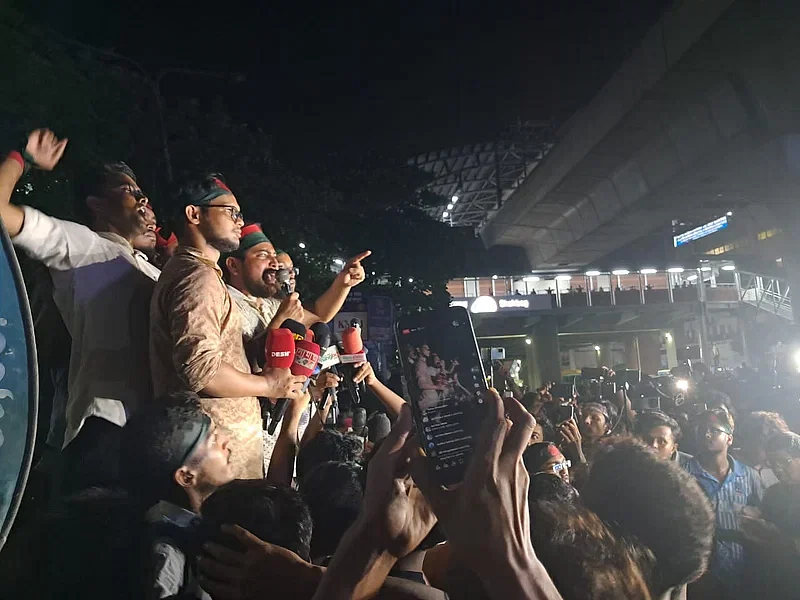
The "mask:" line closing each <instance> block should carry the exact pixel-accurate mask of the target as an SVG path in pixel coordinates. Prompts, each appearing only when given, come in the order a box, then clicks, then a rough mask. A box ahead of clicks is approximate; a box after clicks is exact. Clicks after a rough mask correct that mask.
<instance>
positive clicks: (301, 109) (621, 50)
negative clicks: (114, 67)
mask: <svg viewBox="0 0 800 600" xmlns="http://www.w3.org/2000/svg"><path fill="white" fill-rule="evenodd" d="M263 4H264V3H255V2H241V1H228V2H218V3H216V5H214V6H215V9H214V10H213V11H208V10H202V9H200V8H199V6H200V3H195V4H193V5H190V4H188V3H185V2H181V3H177V2H168V1H165V0H161V1H160V2H154V1H152V0H144V1H143V2H129V3H124V4H123V3H115V2H114V3H112V2H108V1H107V0H73V1H72V2H68V3H67V2H63V1H62V0H31V1H29V2H27V3H25V6H24V7H22V10H23V11H24V12H25V13H26V14H28V15H30V18H31V19H33V20H36V21H40V22H44V23H45V24H47V25H49V26H51V27H54V28H55V29H57V30H58V31H59V32H60V33H62V34H64V35H67V36H70V37H72V38H76V39H79V40H80V41H83V42H86V43H90V44H93V45H96V46H99V47H104V48H113V49H114V50H116V51H117V52H119V53H122V54H125V55H128V56H130V57H132V58H134V59H137V60H139V61H141V62H143V63H144V64H145V65H146V66H147V67H148V68H150V69H152V70H153V71H154V72H155V71H157V70H158V69H160V68H164V67H186V68H196V69H208V70H218V71H227V72H243V73H245V74H246V76H247V80H246V82H245V83H243V84H239V85H231V86H227V84H222V83H219V82H216V81H213V80H205V79H202V78H192V77H180V76H179V77H173V78H171V79H168V80H166V79H165V83H164V87H163V92H164V95H165V96H166V97H167V99H168V100H169V97H170V96H171V95H191V94H192V93H193V92H194V91H196V90H197V88H198V87H200V88H202V87H208V86H213V87H214V88H216V89H217V90H219V91H221V92H222V93H223V95H224V98H225V100H226V103H227V106H228V107H229V110H230V111H231V112H232V114H233V115H234V116H235V117H237V118H239V119H241V120H242V121H245V122H248V123H251V124H255V125H258V126H261V127H262V128H264V129H265V130H266V131H268V132H271V133H273V134H275V136H276V140H277V149H278V152H279V153H280V152H283V153H285V154H287V155H292V156H299V157H302V156H304V155H307V156H317V155H319V154H320V153H325V152H328V151H332V150H333V151H342V150H344V151H356V152H364V151H365V150H369V151H378V152H381V153H383V154H386V153H390V154H392V155H398V156H409V155H413V154H414V153H417V152H422V151H426V150H430V149H437V148H443V147H447V146H450V145H455V144H459V143H468V142H475V141H481V140H484V139H488V138H492V137H493V136H495V135H496V134H497V133H498V132H499V131H501V130H502V129H503V128H504V126H505V125H506V124H507V123H509V122H513V121H516V120H517V119H518V118H522V119H550V118H555V119H557V120H558V122H563V121H564V120H565V119H566V118H567V117H569V115H570V114H572V113H573V112H574V111H575V110H576V109H578V108H579V107H580V106H581V105H583V104H585V103H586V102H588V101H589V100H590V99H591V98H592V96H593V95H594V94H595V93H596V91H597V90H598V89H599V88H600V86H601V85H602V84H603V83H604V82H605V81H606V80H607V79H608V77H609V76H610V75H611V74H612V73H613V72H614V70H615V69H616V68H617V67H618V65H619V64H620V62H621V61H622V60H624V58H625V57H626V56H627V55H628V54H630V52H631V51H632V49H633V48H634V47H635V46H636V45H637V44H638V42H639V41H640V40H641V38H642V36H643V35H644V33H645V32H646V31H647V29H648V28H649V27H650V26H651V25H652V24H653V23H655V22H656V20H657V19H658V16H659V14H660V11H661V10H663V8H664V6H665V5H666V4H667V2H666V1H665V0H637V1H636V2H630V1H629V0H594V1H579V2H543V1H536V0H527V1H520V2H503V1H498V0H492V1H489V0H484V1H482V2H475V1H471V0H464V1H462V2H445V1H441V0H429V1H428V2H416V3H412V2H370V3H365V2H351V3H349V7H344V6H345V5H346V4H348V3H336V2H324V3H314V2H297V3H285V2H282V3H275V4H276V6H270V7H266V6H264V5H263ZM178 5H180V6H178Z"/></svg>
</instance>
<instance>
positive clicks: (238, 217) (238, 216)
mask: <svg viewBox="0 0 800 600" xmlns="http://www.w3.org/2000/svg"><path fill="white" fill-rule="evenodd" d="M192 206H196V207H197V208H199V209H201V210H205V209H207V208H225V209H227V213H228V215H230V218H231V221H233V222H234V223H236V222H238V221H242V222H243V223H244V215H243V214H242V211H241V210H239V209H238V208H236V207H235V206H233V205H232V204H193V205H192Z"/></svg>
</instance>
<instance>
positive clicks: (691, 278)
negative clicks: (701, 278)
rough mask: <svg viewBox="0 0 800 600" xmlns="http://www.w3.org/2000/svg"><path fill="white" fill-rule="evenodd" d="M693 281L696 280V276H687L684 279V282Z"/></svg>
mask: <svg viewBox="0 0 800 600" xmlns="http://www.w3.org/2000/svg"><path fill="white" fill-rule="evenodd" d="M695 279H697V275H689V276H688V277H687V278H686V281H694V280H695Z"/></svg>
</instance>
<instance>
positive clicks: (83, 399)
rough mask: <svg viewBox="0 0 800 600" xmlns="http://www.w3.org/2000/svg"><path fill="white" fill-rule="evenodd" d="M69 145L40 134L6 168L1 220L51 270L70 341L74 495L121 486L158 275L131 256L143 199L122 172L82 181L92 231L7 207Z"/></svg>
mask: <svg viewBox="0 0 800 600" xmlns="http://www.w3.org/2000/svg"><path fill="white" fill-rule="evenodd" d="M66 145H67V140H66V139H64V140H59V139H58V138H57V137H56V136H55V135H54V134H53V133H52V132H51V131H48V130H46V129H38V130H36V131H34V132H33V133H31V134H30V135H29V137H28V140H27V142H26V145H25V148H24V149H22V151H19V152H11V153H10V154H9V155H8V156H7V157H6V158H5V159H4V160H3V161H2V162H1V163H0V218H2V220H3V223H4V225H5V227H6V229H7V230H8V233H9V235H10V236H11V238H12V241H13V242H14V245H15V246H16V247H17V248H18V249H20V250H22V251H24V252H25V253H26V254H28V255H29V256H30V257H31V258H33V259H35V260H38V261H40V262H42V263H43V264H44V265H46V266H47V267H48V268H49V269H50V273H51V275H52V278H53V297H54V300H55V303H56V305H57V306H58V309H59V311H60V312H61V315H62V317H63V319H64V323H65V324H66V326H67V329H68V330H69V333H70V334H71V337H72V346H71V356H70V365H69V386H68V387H69V399H68V402H67V408H66V431H65V436H64V447H65V449H64V457H65V473H64V485H65V487H66V488H67V490H77V489H81V488H84V487H88V486H91V485H101V484H109V483H113V482H115V481H116V480H117V478H118V464H117V463H118V448H119V440H120V434H121V427H122V426H123V425H124V424H125V422H126V419H127V415H129V414H130V413H131V412H133V411H135V410H136V408H137V407H138V406H139V405H140V404H141V403H142V402H144V401H146V400H147V399H148V398H151V397H152V391H151V387H150V370H149V368H148V362H147V329H148V326H147V321H148V307H149V297H150V294H151V293H152V288H153V285H154V284H153V282H154V280H156V279H157V278H158V276H159V270H158V269H157V268H156V267H154V266H153V265H152V264H150V263H149V262H148V261H147V260H145V259H144V258H143V257H142V256H140V255H139V254H138V253H137V252H135V251H134V247H133V241H134V240H135V239H136V238H137V237H139V236H140V235H141V234H142V233H144V232H145V230H146V228H147V224H148V216H147V211H146V208H145V207H146V205H147V196H146V195H145V194H144V193H143V192H142V190H141V189H140V188H139V185H138V183H137V182H136V176H135V175H134V173H133V171H132V170H131V169H130V167H128V166H127V165H126V164H125V163H122V162H117V163H101V164H98V165H96V166H94V167H93V168H91V169H89V170H88V171H87V172H86V173H85V176H84V177H83V178H81V179H80V180H79V181H78V182H77V186H76V188H77V189H76V200H77V205H76V209H77V212H78V214H79V215H80V217H81V218H82V219H83V220H85V223H86V224H87V225H89V226H88V227H87V226H86V225H81V224H79V223H73V222H70V221H63V220H61V219H55V218H53V217H50V216H48V215H46V214H44V213H42V212H40V211H38V210H36V209H34V208H31V207H29V206H17V205H14V204H11V203H10V200H11V195H12V193H13V191H14V188H15V186H16V184H17V182H18V181H19V179H20V177H21V176H22V175H23V173H24V172H25V171H27V170H28V169H31V168H38V169H42V170H46V171H50V170H52V169H53V168H55V166H56V165H57V164H58V161H59V160H60V159H61V157H62V156H63V154H64V150H65V148H66ZM42 341H43V340H40V343H41V342H42Z"/></svg>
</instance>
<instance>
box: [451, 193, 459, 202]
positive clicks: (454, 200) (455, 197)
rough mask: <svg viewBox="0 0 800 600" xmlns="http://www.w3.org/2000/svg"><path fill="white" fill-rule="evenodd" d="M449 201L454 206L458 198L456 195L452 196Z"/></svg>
mask: <svg viewBox="0 0 800 600" xmlns="http://www.w3.org/2000/svg"><path fill="white" fill-rule="evenodd" d="M450 201H451V202H452V203H453V204H455V203H456V202H458V196H457V195H456V194H453V197H452V198H450Z"/></svg>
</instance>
